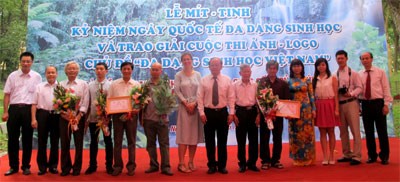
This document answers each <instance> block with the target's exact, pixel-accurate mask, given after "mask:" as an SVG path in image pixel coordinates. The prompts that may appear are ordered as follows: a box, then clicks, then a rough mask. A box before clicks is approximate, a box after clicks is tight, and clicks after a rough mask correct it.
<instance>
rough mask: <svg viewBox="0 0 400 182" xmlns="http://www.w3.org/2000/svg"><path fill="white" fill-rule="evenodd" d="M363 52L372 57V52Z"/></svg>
mask: <svg viewBox="0 0 400 182" xmlns="http://www.w3.org/2000/svg"><path fill="white" fill-rule="evenodd" d="M364 53H368V54H369V55H370V56H371V58H374V55H373V54H372V52H369V51H367V52H364ZM360 59H361V56H360Z"/></svg>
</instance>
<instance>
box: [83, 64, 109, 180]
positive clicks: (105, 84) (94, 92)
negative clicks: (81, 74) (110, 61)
mask: <svg viewBox="0 0 400 182" xmlns="http://www.w3.org/2000/svg"><path fill="white" fill-rule="evenodd" d="M95 72H96V77H97V78H96V80H94V81H92V82H90V83H89V94H90V112H89V117H88V119H87V121H86V122H87V123H86V124H88V125H89V130H90V161H89V167H88V168H87V169H86V171H85V174H92V173H94V172H96V170H97V152H98V149H99V147H98V144H99V134H100V130H101V128H100V127H99V126H97V124H98V115H97V114H96V113H97V111H96V104H95V103H96V102H97V101H96V100H97V98H98V97H99V94H100V90H101V89H102V92H103V94H105V95H107V93H108V88H109V87H110V85H111V82H110V81H108V80H107V78H106V75H107V73H108V67H107V64H106V63H104V62H100V63H97V64H96V69H95ZM111 129H112V123H111V121H109V122H108V135H107V136H106V135H105V134H104V131H101V132H102V133H103V140H104V144H105V151H106V158H105V159H106V170H107V173H108V174H112V172H113V168H112V163H113V162H112V161H113V146H112V145H113V143H112V139H111Z"/></svg>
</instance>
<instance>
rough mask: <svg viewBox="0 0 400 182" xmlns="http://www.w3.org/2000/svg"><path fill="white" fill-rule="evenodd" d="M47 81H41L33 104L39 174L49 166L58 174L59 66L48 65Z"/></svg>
mask: <svg viewBox="0 0 400 182" xmlns="http://www.w3.org/2000/svg"><path fill="white" fill-rule="evenodd" d="M45 74H46V80H47V81H46V82H42V83H40V84H39V85H38V86H37V88H36V91H35V94H34V99H33V100H34V103H33V104H32V113H31V114H32V127H33V128H37V132H38V153H37V157H36V161H37V164H38V168H39V172H38V175H43V174H46V172H47V168H48V169H49V172H50V173H52V174H57V173H58V170H57V166H58V144H59V141H60V131H59V127H60V126H59V122H60V114H57V113H55V112H54V109H53V99H54V94H53V91H54V88H55V87H56V86H57V80H56V79H57V68H56V67H55V66H47V67H46V71H45ZM49 134H50V156H49V157H47V140H48V136H49Z"/></svg>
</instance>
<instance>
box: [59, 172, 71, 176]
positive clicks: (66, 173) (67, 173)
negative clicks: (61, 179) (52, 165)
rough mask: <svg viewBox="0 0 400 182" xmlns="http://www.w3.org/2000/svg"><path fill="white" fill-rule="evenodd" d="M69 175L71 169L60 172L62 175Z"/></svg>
mask: <svg viewBox="0 0 400 182" xmlns="http://www.w3.org/2000/svg"><path fill="white" fill-rule="evenodd" d="M68 175H69V171H63V172H61V174H60V176H68Z"/></svg>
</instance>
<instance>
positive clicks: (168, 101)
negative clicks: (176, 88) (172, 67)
mask: <svg viewBox="0 0 400 182" xmlns="http://www.w3.org/2000/svg"><path fill="white" fill-rule="evenodd" d="M159 84H160V85H159V86H158V87H155V88H153V97H152V98H153V102H154V105H155V108H156V114H157V115H160V116H161V120H160V122H165V120H166V118H167V115H168V114H169V113H171V112H172V111H174V110H175V109H176V108H177V107H178V105H177V103H176V96H175V94H174V93H173V91H172V89H171V88H170V86H169V78H168V75H166V74H164V75H163V76H162V78H161V80H160V82H159Z"/></svg>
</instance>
